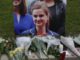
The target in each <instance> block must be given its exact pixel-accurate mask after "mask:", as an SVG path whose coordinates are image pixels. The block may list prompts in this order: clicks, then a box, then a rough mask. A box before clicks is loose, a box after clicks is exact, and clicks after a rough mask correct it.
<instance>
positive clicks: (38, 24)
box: [22, 1, 59, 36]
mask: <svg viewBox="0 0 80 60" xmlns="http://www.w3.org/2000/svg"><path fill="white" fill-rule="evenodd" d="M37 2H38V3H36V2H35V3H34V4H33V6H32V7H31V12H32V16H33V21H34V24H35V27H34V28H32V29H30V30H26V31H24V32H22V34H31V35H32V36H35V35H39V36H45V35H52V36H59V34H57V33H55V32H52V31H51V30H49V29H48V26H49V11H48V8H47V6H46V7H45V6H44V5H45V4H44V5H41V4H43V3H41V1H37Z"/></svg>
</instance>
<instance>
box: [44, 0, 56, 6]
mask: <svg viewBox="0 0 80 60" xmlns="http://www.w3.org/2000/svg"><path fill="white" fill-rule="evenodd" d="M45 3H46V4H47V6H48V7H51V6H54V5H55V2H54V0H50V1H49V0H46V1H45Z"/></svg>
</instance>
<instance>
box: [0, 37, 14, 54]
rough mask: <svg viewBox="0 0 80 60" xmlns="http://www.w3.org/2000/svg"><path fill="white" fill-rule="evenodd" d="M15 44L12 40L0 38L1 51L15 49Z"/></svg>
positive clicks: (5, 51)
mask: <svg viewBox="0 0 80 60" xmlns="http://www.w3.org/2000/svg"><path fill="white" fill-rule="evenodd" d="M13 45H15V44H13V42H11V41H10V40H6V39H3V38H0V53H1V54H2V53H8V52H9V50H11V49H14V46H13Z"/></svg>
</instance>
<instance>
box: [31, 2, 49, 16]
mask: <svg viewBox="0 0 80 60" xmlns="http://www.w3.org/2000/svg"><path fill="white" fill-rule="evenodd" d="M35 9H43V11H44V12H45V14H46V15H47V16H49V17H50V13H49V9H48V7H47V5H46V3H45V2H43V1H36V2H35V3H34V4H33V6H32V7H31V13H32V12H33V10H35Z"/></svg>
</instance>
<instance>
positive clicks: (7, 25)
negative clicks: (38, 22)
mask: <svg viewBox="0 0 80 60" xmlns="http://www.w3.org/2000/svg"><path fill="white" fill-rule="evenodd" d="M67 1H68V4H67V12H66V34H67V35H75V34H79V33H80V11H79V10H80V7H79V0H67ZM0 36H3V37H11V36H14V29H13V17H12V0H0Z"/></svg>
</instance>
